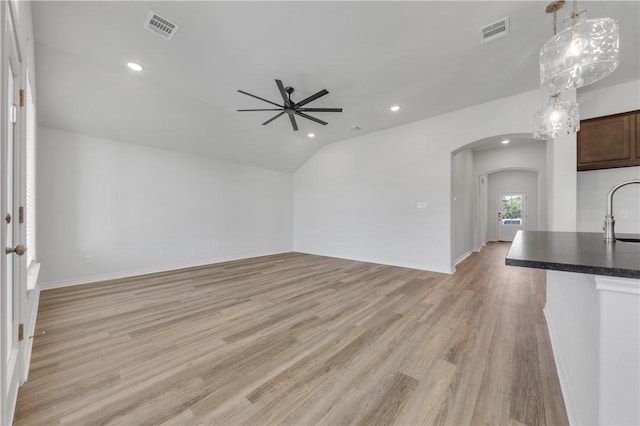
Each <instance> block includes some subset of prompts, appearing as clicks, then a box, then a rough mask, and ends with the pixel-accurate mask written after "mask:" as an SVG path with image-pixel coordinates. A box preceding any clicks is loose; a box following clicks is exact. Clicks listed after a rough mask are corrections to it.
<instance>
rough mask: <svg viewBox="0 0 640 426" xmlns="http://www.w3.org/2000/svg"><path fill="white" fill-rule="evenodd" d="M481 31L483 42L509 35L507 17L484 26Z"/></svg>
mask: <svg viewBox="0 0 640 426" xmlns="http://www.w3.org/2000/svg"><path fill="white" fill-rule="evenodd" d="M480 30H481V31H482V39H483V40H484V41H489V40H495V39H497V38H500V37H504V36H506V35H507V34H509V17H508V16H507V17H506V18H502V19H500V20H499V21H496V22H493V23H491V24H489V25H485V26H484V27H482V28H481V29H480Z"/></svg>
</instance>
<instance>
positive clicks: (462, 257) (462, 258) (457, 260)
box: [455, 249, 480, 265]
mask: <svg viewBox="0 0 640 426" xmlns="http://www.w3.org/2000/svg"><path fill="white" fill-rule="evenodd" d="M479 251H480V250H479V249H473V250H469V251H468V252H466V253H465V254H463V255H462V256H460V257H459V258H457V259H456V263H455V265H458V263H460V262H462V261H463V260H465V259H466V258H467V257H469V256H471V255H472V254H473V253H477V252H479Z"/></svg>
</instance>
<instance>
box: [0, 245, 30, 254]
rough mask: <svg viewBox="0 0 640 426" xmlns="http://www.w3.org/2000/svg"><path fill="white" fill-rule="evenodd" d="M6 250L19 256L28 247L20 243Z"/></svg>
mask: <svg viewBox="0 0 640 426" xmlns="http://www.w3.org/2000/svg"><path fill="white" fill-rule="evenodd" d="M4 251H5V253H7V254H11V253H15V254H17V255H18V256H22V255H23V254H24V253H25V252H26V251H27V248H26V247H25V246H23V245H22V244H18V245H17V246H15V248H11V247H7V248H6V249H4Z"/></svg>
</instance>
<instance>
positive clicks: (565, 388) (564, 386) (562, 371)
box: [543, 307, 582, 425]
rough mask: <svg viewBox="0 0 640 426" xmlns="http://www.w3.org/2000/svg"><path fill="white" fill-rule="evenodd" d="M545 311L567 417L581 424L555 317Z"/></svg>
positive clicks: (570, 420)
mask: <svg viewBox="0 0 640 426" xmlns="http://www.w3.org/2000/svg"><path fill="white" fill-rule="evenodd" d="M543 312H544V317H545V318H546V320H547V330H548V331H549V340H550V341H551V351H552V352H553V360H554V361H555V364H556V371H557V372H558V380H559V382H560V390H561V391H562V398H563V399H564V407H565V409H566V410H567V418H568V419H569V424H570V425H580V424H582V422H580V419H579V418H578V413H577V412H576V410H575V408H574V407H575V406H576V403H575V401H574V399H573V394H572V393H571V388H570V386H569V380H568V379H567V373H566V368H565V367H564V362H563V360H562V356H561V355H560V351H559V350H558V348H559V345H558V337H557V335H556V333H555V331H554V328H553V317H552V316H551V313H550V312H549V310H548V309H547V308H546V307H545V308H544V309H543Z"/></svg>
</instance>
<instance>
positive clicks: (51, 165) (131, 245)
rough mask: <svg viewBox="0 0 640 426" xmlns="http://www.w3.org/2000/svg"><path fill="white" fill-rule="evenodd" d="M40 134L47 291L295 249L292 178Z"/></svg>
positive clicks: (137, 148) (128, 146)
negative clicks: (117, 277)
mask: <svg viewBox="0 0 640 426" xmlns="http://www.w3.org/2000/svg"><path fill="white" fill-rule="evenodd" d="M38 136H39V138H38V150H39V157H38V158H39V161H38V168H39V175H38V182H37V183H38V188H39V191H38V192H39V198H38V224H39V228H38V231H39V233H38V245H39V250H38V257H39V260H40V262H41V263H42V271H41V280H40V282H41V285H43V286H45V287H46V286H47V285H60V284H70V283H71V284H72V283H77V282H87V281H93V280H97V279H101V278H108V277H114V276H123V275H127V274H132V273H140V272H149V271H155V270H163V269H169V268H172V267H173V268H175V267H182V266H190V265H195V264H205V263H212V262H216V261H222V260H228V259H235V258H246V257H252V256H258V255H266V254H272V253H279V252H286V251H290V250H291V248H292V240H293V238H292V228H293V217H292V215H293V205H292V193H293V182H292V175H291V174H287V173H281V172H275V171H270V170H264V169H258V168H252V167H246V166H239V165H234V164H230V163H223V162H219V161H215V160H211V159H206V158H203V157H195V156H190V155H185V154H180V153H176V152H171V151H165V150H161V149H155V148H149V147H143V146H140V145H134V144H129V143H123V142H117V141H113V140H107V139H101V138H96V137H91V136H86V135H79V134H73V133H67V132H62V131H58V130H53V129H49V128H44V127H42V128H39V133H38ZM87 260H89V262H91V261H92V262H93V263H87Z"/></svg>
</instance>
